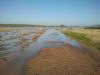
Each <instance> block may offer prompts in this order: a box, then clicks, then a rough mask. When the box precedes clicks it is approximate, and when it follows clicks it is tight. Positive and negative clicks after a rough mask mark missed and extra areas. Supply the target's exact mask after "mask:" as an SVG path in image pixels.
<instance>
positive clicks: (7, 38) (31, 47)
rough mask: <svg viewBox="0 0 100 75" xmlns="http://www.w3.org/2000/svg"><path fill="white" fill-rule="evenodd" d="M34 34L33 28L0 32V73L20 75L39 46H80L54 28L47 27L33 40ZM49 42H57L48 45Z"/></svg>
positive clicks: (2, 74)
mask: <svg viewBox="0 0 100 75" xmlns="http://www.w3.org/2000/svg"><path fill="white" fill-rule="evenodd" d="M35 34H36V33H35V31H34V30H18V31H17V30H15V31H8V32H0V75H22V73H23V71H24V68H25V63H26V62H27V61H28V60H29V59H30V58H32V57H33V56H35V55H36V54H37V53H38V52H39V51H40V49H41V48H44V47H61V45H62V44H61V43H64V44H65V43H67V44H70V45H72V46H74V47H77V48H80V45H79V44H78V43H77V42H76V41H75V40H72V39H70V38H68V37H66V36H65V35H64V34H62V33H61V32H59V31H57V30H54V29H48V30H47V31H46V32H45V33H44V34H42V35H41V36H40V37H39V38H38V39H37V40H33V39H32V37H33V36H35ZM48 42H49V43H48ZM50 42H56V43H57V44H56V45H55V44H54V45H52V44H51V45H48V44H50ZM66 48H67V47H66Z"/></svg>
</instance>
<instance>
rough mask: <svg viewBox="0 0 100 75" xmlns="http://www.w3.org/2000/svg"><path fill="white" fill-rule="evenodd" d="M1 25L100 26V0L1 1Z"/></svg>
mask: <svg viewBox="0 0 100 75" xmlns="http://www.w3.org/2000/svg"><path fill="white" fill-rule="evenodd" d="M0 23H4V24H40V25H42V24H43V25H60V24H64V25H93V24H100V0H0Z"/></svg>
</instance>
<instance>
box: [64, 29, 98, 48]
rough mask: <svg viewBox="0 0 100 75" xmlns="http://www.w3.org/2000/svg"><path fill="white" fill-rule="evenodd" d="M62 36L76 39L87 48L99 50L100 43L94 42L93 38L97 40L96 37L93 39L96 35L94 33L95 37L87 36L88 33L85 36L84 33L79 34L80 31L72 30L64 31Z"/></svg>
mask: <svg viewBox="0 0 100 75" xmlns="http://www.w3.org/2000/svg"><path fill="white" fill-rule="evenodd" d="M89 32H91V31H89ZM64 34H66V35H68V36H69V37H71V38H73V39H76V40H77V41H79V42H81V43H84V44H86V45H87V46H89V47H93V48H96V49H97V50H100V41H97V40H94V38H98V37H95V35H98V34H96V33H95V35H92V36H89V35H90V33H88V34H87V33H85V32H84V31H83V32H81V30H80V31H76V30H75V31H74V30H72V31H64ZM91 34H92V32H91Z"/></svg>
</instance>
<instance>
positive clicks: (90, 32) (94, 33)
mask: <svg viewBox="0 0 100 75" xmlns="http://www.w3.org/2000/svg"><path fill="white" fill-rule="evenodd" d="M71 31H73V32H78V33H84V34H87V36H88V37H89V38H91V39H92V40H94V41H96V42H100V29H72V30H71Z"/></svg>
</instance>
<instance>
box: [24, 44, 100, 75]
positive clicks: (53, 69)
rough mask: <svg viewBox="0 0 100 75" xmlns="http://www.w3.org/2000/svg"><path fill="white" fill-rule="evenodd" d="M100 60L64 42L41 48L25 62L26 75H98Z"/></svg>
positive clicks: (99, 72)
mask: <svg viewBox="0 0 100 75" xmlns="http://www.w3.org/2000/svg"><path fill="white" fill-rule="evenodd" d="M99 63H100V62H99V61H97V60H96V59H94V58H92V57H91V53H90V55H89V54H88V53H86V52H85V53H84V52H82V51H81V50H80V49H78V48H75V47H72V46H71V45H68V44H66V47H62V48H43V49H42V50H41V52H40V53H39V54H38V55H37V56H36V57H35V58H33V59H31V60H30V61H29V62H28V63H27V68H26V75H99V74H100V64H99Z"/></svg>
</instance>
